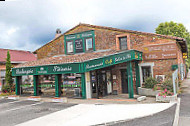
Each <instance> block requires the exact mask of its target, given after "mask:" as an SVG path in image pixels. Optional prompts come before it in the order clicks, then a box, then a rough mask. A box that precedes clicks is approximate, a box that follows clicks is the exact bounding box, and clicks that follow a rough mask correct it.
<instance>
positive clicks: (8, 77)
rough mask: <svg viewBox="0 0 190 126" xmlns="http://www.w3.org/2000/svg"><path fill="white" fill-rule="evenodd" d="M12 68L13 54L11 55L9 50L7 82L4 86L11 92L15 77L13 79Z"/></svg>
mask: <svg viewBox="0 0 190 126" xmlns="http://www.w3.org/2000/svg"><path fill="white" fill-rule="evenodd" d="M11 68H12V64H11V56H10V53H9V51H7V58H6V74H5V81H6V84H5V85H4V86H3V88H5V89H7V90H6V91H8V92H11V91H12V89H13V79H12V72H11Z"/></svg>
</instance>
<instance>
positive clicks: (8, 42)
mask: <svg viewBox="0 0 190 126" xmlns="http://www.w3.org/2000/svg"><path fill="white" fill-rule="evenodd" d="M189 5H190V1H189V0H5V1H4V2H3V1H0V48H6V49H17V50H28V51H35V50H36V49H38V48H39V47H41V46H42V45H44V44H46V43H47V42H49V41H51V40H52V39H54V37H55V31H56V29H57V28H60V29H61V31H62V33H64V32H66V31H67V30H69V29H70V28H72V27H74V26H76V25H78V24H79V23H87V24H92V25H100V26H108V27H114V28H119V29H127V30H135V31H143V32H151V33H154V32H155V28H156V27H157V26H158V25H159V23H161V22H166V21H174V22H177V23H183V24H184V26H185V27H186V28H187V29H188V31H190V7H189Z"/></svg>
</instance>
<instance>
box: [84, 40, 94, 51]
mask: <svg viewBox="0 0 190 126" xmlns="http://www.w3.org/2000/svg"><path fill="white" fill-rule="evenodd" d="M85 45H86V51H90V50H93V40H92V38H87V39H86V40H85Z"/></svg>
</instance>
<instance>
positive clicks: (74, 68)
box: [12, 63, 81, 76]
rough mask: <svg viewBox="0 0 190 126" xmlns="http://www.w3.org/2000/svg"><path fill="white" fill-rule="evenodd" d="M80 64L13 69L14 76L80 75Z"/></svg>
mask: <svg viewBox="0 0 190 126" xmlns="http://www.w3.org/2000/svg"><path fill="white" fill-rule="evenodd" d="M80 65H81V64H80V63H71V64H61V65H60V64H59V65H47V66H37V67H26V68H13V69H12V75H13V76H22V75H45V74H64V73H80Z"/></svg>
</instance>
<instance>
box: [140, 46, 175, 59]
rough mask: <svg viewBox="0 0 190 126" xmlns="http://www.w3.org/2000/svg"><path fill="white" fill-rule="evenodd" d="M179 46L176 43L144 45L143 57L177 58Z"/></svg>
mask: <svg viewBox="0 0 190 126" xmlns="http://www.w3.org/2000/svg"><path fill="white" fill-rule="evenodd" d="M176 50H177V47H176V44H175V43H169V44H162V45H160V44H159V45H149V46H145V47H143V58H144V59H145V60H154V59H173V58H177V51H176Z"/></svg>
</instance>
